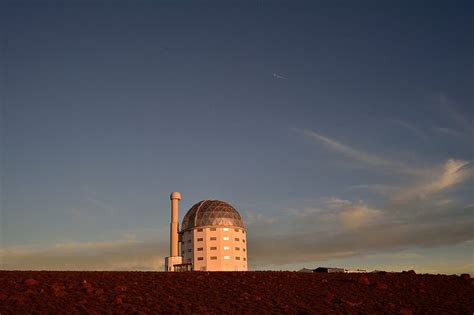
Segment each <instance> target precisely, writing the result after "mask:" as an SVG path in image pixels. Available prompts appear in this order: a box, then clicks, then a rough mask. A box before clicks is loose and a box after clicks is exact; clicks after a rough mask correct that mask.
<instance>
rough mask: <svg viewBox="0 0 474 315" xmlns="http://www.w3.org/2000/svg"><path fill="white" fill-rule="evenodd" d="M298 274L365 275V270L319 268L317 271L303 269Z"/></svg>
mask: <svg viewBox="0 0 474 315" xmlns="http://www.w3.org/2000/svg"><path fill="white" fill-rule="evenodd" d="M298 272H320V273H358V272H359V273H365V272H367V270H365V269H345V268H334V267H318V268H316V269H307V268H303V269H300V270H298Z"/></svg>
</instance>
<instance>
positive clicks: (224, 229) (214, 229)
mask: <svg viewBox="0 0 474 315" xmlns="http://www.w3.org/2000/svg"><path fill="white" fill-rule="evenodd" d="M203 230H204V229H202V228H199V229H197V231H198V232H202V231H203ZM209 231H217V229H216V228H209ZM222 231H229V228H226V227H225V228H222ZM234 231H235V232H239V231H242V233H243V234H245V230H240V229H237V228H235V229H234Z"/></svg>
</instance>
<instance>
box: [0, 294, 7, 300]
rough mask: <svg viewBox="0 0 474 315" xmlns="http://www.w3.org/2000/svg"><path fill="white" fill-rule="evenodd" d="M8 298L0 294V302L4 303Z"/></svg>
mask: <svg viewBox="0 0 474 315" xmlns="http://www.w3.org/2000/svg"><path fill="white" fill-rule="evenodd" d="M7 298H8V296H7V295H6V294H4V293H0V301H5V300H6V299H7Z"/></svg>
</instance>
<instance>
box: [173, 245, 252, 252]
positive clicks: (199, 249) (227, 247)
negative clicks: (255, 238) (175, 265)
mask: <svg viewBox="0 0 474 315" xmlns="http://www.w3.org/2000/svg"><path fill="white" fill-rule="evenodd" d="M223 248H224V250H229V249H230V247H229V246H224V247H223ZM196 250H197V251H198V252H202V251H203V248H202V247H198V248H197V249H196ZM209 250H217V247H215V246H212V247H210V248H209ZM235 250H240V247H235ZM191 251H192V250H191V248H190V249H188V253H190V252H191ZM242 251H244V252H245V248H242ZM181 252H182V253H183V254H184V250H183V251H181Z"/></svg>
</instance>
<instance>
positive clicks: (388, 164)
mask: <svg viewBox="0 0 474 315" xmlns="http://www.w3.org/2000/svg"><path fill="white" fill-rule="evenodd" d="M292 130H293V131H295V132H298V133H300V134H302V135H304V136H306V137H308V138H310V139H313V140H315V141H317V142H319V143H321V144H323V145H325V146H326V147H328V148H330V149H332V150H334V151H336V152H339V153H341V154H342V155H344V156H346V157H348V158H351V159H353V160H355V161H357V162H359V163H361V164H363V165H366V166H370V167H374V168H377V169H380V170H385V171H390V172H395V173H402V174H407V175H415V176H420V175H424V174H427V172H426V170H423V169H420V168H412V167H409V166H407V165H405V164H403V163H400V162H395V161H391V160H388V159H384V158H382V157H379V156H377V155H374V154H370V153H367V152H364V151H361V150H357V149H354V148H352V147H350V146H348V145H346V144H343V143H341V142H338V141H336V140H334V139H331V138H329V137H327V136H323V135H321V134H318V133H316V132H314V131H310V130H304V129H298V128H292Z"/></svg>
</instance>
